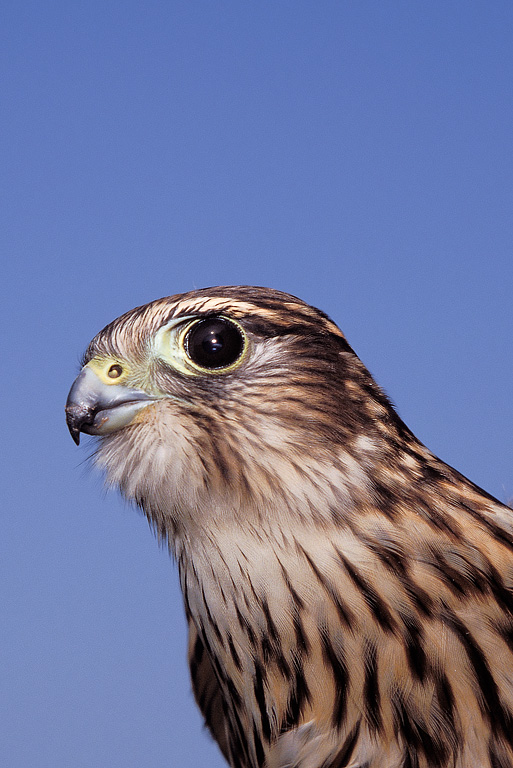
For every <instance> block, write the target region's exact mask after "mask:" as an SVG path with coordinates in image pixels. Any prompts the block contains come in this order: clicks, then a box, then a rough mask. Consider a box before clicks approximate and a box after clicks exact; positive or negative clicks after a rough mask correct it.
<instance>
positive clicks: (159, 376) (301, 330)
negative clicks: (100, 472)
mask: <svg viewBox="0 0 513 768" xmlns="http://www.w3.org/2000/svg"><path fill="white" fill-rule="evenodd" d="M83 362H84V365H83V368H82V371H81V372H80V374H79V376H78V377H77V379H76V381H75V383H74V384H73V386H72V388H71V391H70V394H69V397H68V401H67V404H66V416H67V422H68V427H69V430H70V432H71V435H72V437H73V439H74V440H75V442H76V443H78V442H79V438H80V433H81V432H85V433H87V434H90V435H96V436H98V437H99V438H100V443H99V447H98V451H97V461H98V463H99V464H100V466H102V467H103V468H104V469H105V470H106V472H107V477H108V480H109V482H111V483H112V484H115V485H118V486H119V487H120V488H121V490H122V492H123V493H124V494H125V496H127V497H128V498H131V499H134V500H135V501H136V502H137V503H138V504H140V505H141V506H143V507H144V508H145V510H146V512H147V514H149V515H150V516H151V517H152V519H153V520H154V521H155V520H157V521H159V520H160V519H161V518H163V513H162V512H161V511H160V510H162V509H164V508H165V510H166V515H167V516H168V517H169V509H170V506H172V507H173V509H175V513H174V514H172V517H173V518H174V519H175V523H176V521H177V520H179V519H180V517H183V515H184V510H195V509H198V507H201V508H202V509H203V510H204V509H205V508H206V507H207V505H210V506H212V505H214V506H215V499H216V498H217V499H220V500H222V501H220V502H219V503H220V504H222V505H224V508H225V509H226V508H228V507H230V506H231V505H233V508H234V509H235V508H237V509H239V510H240V508H241V506H244V505H248V504H252V505H253V506H255V507H257V508H259V509H263V508H265V506H266V505H267V504H269V503H270V502H269V498H271V497H272V498H273V500H274V502H275V501H276V496H277V495H279V494H280V493H282V494H283V495H284V497H285V496H286V504H287V505H290V504H291V499H293V498H294V497H297V499H303V502H302V503H303V506H305V505H306V506H308V503H310V502H307V501H304V499H306V497H307V496H309V495H310V497H311V496H312V494H313V495H315V493H317V494H318V493H321V492H322V493H324V494H326V492H327V491H326V488H329V486H330V481H332V480H333V483H332V484H333V485H334V486H336V487H337V488H338V492H339V493H340V483H339V482H338V481H335V479H334V474H336V473H339V472H340V471H344V472H346V474H347V475H350V474H351V471H354V472H355V473H356V472H358V473H359V477H358V478H356V477H355V478H354V480H355V486H356V485H361V477H360V475H361V472H362V469H361V467H362V466H365V462H364V463H363V465H362V461H361V453H362V451H364V452H365V454H366V456H367V459H369V456H370V454H372V453H376V452H377V453H383V445H382V442H383V435H384V434H387V435H388V434H390V433H393V432H396V431H397V428H398V425H400V421H399V419H398V417H397V416H396V415H395V413H394V411H393V409H392V408H391V406H390V403H389V402H388V400H387V399H386V397H385V396H384V395H383V393H382V392H381V391H380V390H379V388H378V387H377V385H376V384H375V383H374V381H373V379H372V378H371V376H370V374H369V373H368V372H367V370H366V369H365V368H364V366H363V365H362V363H361V362H360V360H359V359H358V358H357V357H356V355H355V354H354V352H353V351H352V349H351V348H350V346H349V345H348V343H347V341H346V340H345V338H344V336H343V334H342V332H341V331H340V330H339V328H338V327H337V326H336V325H335V324H334V323H333V322H332V321H331V320H330V319H329V318H328V317H327V316H326V315H325V314H324V313H322V312H320V311H319V310H317V309H314V308H313V307H311V306H309V305H308V304H305V303H304V302H302V301H300V300H299V299H297V298H295V297H293V296H290V295H288V294H284V293H281V292H278V291H274V290H270V289H265V288H252V287H240V286H238V287H222V288H209V289H202V290H198V291H193V292H190V293H187V294H183V295H179V296H171V297H168V298H164V299H159V300H157V301H154V302H152V303H150V304H147V305H146V306H143V307H139V308H137V309H134V310H132V311H131V312H128V313H127V314H125V315H123V316H122V317H120V318H118V319H117V320H115V321H114V322H112V323H111V324H110V325H108V326H107V327H106V328H104V329H103V330H102V331H101V332H100V333H99V334H98V335H97V336H96V337H95V338H94V339H93V341H92V342H91V344H90V345H89V347H88V349H87V351H86V354H85V357H84V361H83ZM321 475H322V481H321ZM348 485H351V483H348ZM321 486H322V489H321ZM307 487H308V489H309V491H308V492H307ZM316 488H317V490H315V489H316ZM284 489H286V490H284ZM207 499H208V501H207ZM298 503H299V502H298ZM324 506H326V504H324ZM191 514H192V513H191ZM157 524H158V525H159V526H160V523H159V522H158V523H157ZM163 526H164V528H168V527H169V521H167V522H165V525H164V524H163Z"/></svg>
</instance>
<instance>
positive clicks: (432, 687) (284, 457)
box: [66, 286, 513, 768]
mask: <svg viewBox="0 0 513 768" xmlns="http://www.w3.org/2000/svg"><path fill="white" fill-rule="evenodd" d="M66 416H67V422H68V427H69V430H70V432H71V435H72V437H73V439H74V440H75V442H76V443H77V444H78V442H79V439H80V433H81V432H84V433H86V434H88V435H94V436H95V438H96V441H97V446H96V452H95V462H96V464H97V465H98V467H99V468H100V469H101V470H102V471H103V472H104V473H105V476H106V481H107V483H108V484H109V485H112V486H115V487H117V488H119V490H120V491H121V493H122V494H123V496H125V497H126V498H127V499H129V500H132V501H134V502H135V503H136V504H137V505H138V506H139V507H140V508H141V509H142V510H143V511H144V513H145V515H146V516H147V518H148V520H149V522H150V524H151V525H152V527H153V528H154V529H155V531H156V532H157V534H158V536H159V537H160V538H161V539H162V540H166V541H167V542H168V544H169V548H170V551H171V552H172V554H173V556H174V557H175V558H176V562H177V564H178V570H179V575H180V583H181V588H182V592H183V598H184V604H185V612H186V616H187V621H188V627H189V665H190V671H191V678H192V686H193V689H194V694H195V697H196V700H197V703H198V705H199V707H200V709H201V711H202V713H203V716H204V718H205V722H206V724H207V726H208V728H209V730H210V732H211V734H212V736H213V737H214V739H215V740H216V741H217V743H218V745H219V747H220V749H221V751H222V753H223V755H224V756H225V758H226V760H227V762H228V764H229V765H230V766H231V768H513V511H512V510H511V509H509V508H508V507H507V506H505V505H503V504H501V503H500V502H499V501H497V500H496V499H494V498H493V497H492V496H490V495H489V494H488V493H486V492H485V491H483V490H481V489H480V488H478V487H477V486H476V485H474V484H473V483H472V482H470V480H467V479H466V478H465V477H463V476H462V475H461V474H460V473H459V472H457V471H456V470H454V469H452V468H451V467H449V466H448V465H447V464H445V463H444V462H443V461H441V460H440V459H439V458H437V457H436V456H434V455H433V454H432V453H431V452H430V451H429V450H428V449H427V448H426V447H425V446H424V445H423V444H422V443H420V442H419V440H417V438H416V437H415V436H414V435H413V434H412V432H411V431H410V430H409V429H408V427H406V426H405V424H404V423H403V422H402V421H401V419H400V418H399V416H398V415H397V413H396V411H395V410H394V408H393V407H392V404H391V403H390V401H389V399H388V398H387V396H386V395H385V394H384V393H383V391H382V390H381V389H380V388H379V387H378V386H377V384H376V383H375V382H374V380H373V378H372V377H371V375H370V373H369V372H368V371H367V369H366V368H365V367H364V365H363V364H362V363H361V361H360V360H359V358H358V357H357V356H356V354H355V352H354V351H353V350H352V348H351V347H350V346H349V344H348V342H347V341H346V339H345V337H344V335H343V334H342V332H341V331H340V330H339V328H338V327H337V326H336V325H335V323H333V322H332V320H330V318H329V317H327V315H325V314H324V313H323V312H321V311H319V310H317V309H314V308H313V307H311V306H309V305H308V304H305V303H304V302H302V301H301V300H299V299H297V298H295V297H294V296H290V295H288V294H285V293H281V292H279V291H275V290H271V289H267V288H253V287H247V286H231V287H220V288H208V289H202V290H197V291H192V292H190V293H185V294H182V295H178V296H171V297H168V298H163V299H159V300H157V301H154V302H152V303H150V304H147V305H146V306H142V307H138V308H137V309H134V310H132V311H131V312H127V313H126V314H125V315H123V316H122V317H120V318H118V319H117V320H114V322H112V323H111V324H110V325H108V326H107V327H106V328H104V329H103V330H102V331H100V333H99V334H98V335H97V336H96V337H95V338H94V339H93V341H92V342H91V344H90V345H89V347H88V349H87V351H86V353H85V356H84V360H83V367H82V370H81V372H80V373H79V375H78V377H77V379H76V380H75V382H74V384H73V386H72V388H71V391H70V393H69V397H68V401H67V404H66ZM169 764H170V765H173V764H174V762H173V759H172V758H170V763H169Z"/></svg>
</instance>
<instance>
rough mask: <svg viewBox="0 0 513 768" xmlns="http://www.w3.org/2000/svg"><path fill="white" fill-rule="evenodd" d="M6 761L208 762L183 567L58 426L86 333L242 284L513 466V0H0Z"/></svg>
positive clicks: (504, 495) (467, 463) (473, 444)
mask: <svg viewBox="0 0 513 768" xmlns="http://www.w3.org/2000/svg"><path fill="white" fill-rule="evenodd" d="M0 35H1V41H0V61H1V64H0V71H1V104H2V109H1V116H0V121H1V122H0V132H1V135H0V160H1V179H2V184H1V192H0V194H1V196H2V200H1V203H0V218H1V221H0V240H1V255H2V264H3V266H2V273H1V278H2V279H1V290H2V294H3V298H2V302H1V305H0V311H1V314H2V320H1V327H2V334H1V336H0V346H1V349H2V351H1V357H0V359H1V361H2V378H3V387H2V390H3V396H2V462H1V467H2V534H1V537H0V599H1V615H0V659H1V661H0V665H1V666H0V691H1V693H0V764H1V765H2V766H9V768H25V767H26V766H30V768H70V767H71V768H91V767H92V766H94V767H95V768H96V766H101V768H140V767H141V766H149V768H168V767H169V766H171V768H197V767H198V766H207V765H208V766H209V768H221V766H222V765H223V761H222V759H221V757H220V756H219V754H218V752H217V748H216V747H215V745H214V744H213V743H211V742H210V741H209V739H208V737H207V736H206V734H205V733H203V731H202V726H201V721H200V717H199V714H198V713H197V712H196V709H195V706H194V703H193V700H192V695H191V693H190V687H189V680H188V673H187V670H186V664H185V628H184V620H183V613H182V604H181V597H180V594H179V590H178V584H177V577H176V571H175V567H174V565H173V564H172V562H171V561H170V560H169V558H168V557H167V554H166V553H165V552H163V551H162V550H159V547H158V546H157V544H156V542H155V540H154V539H153V536H152V533H151V532H150V530H149V529H148V527H147V524H146V522H145V521H144V520H143V519H142V518H141V516H140V515H138V514H137V513H136V512H135V511H134V510H133V509H131V508H129V507H127V506H126V505H124V504H123V503H122V502H121V501H120V499H119V498H118V497H117V495H116V494H115V493H109V494H105V493H104V492H103V490H102V483H101V479H100V478H99V477H98V476H97V475H95V473H94V472H93V471H91V470H90V469H89V468H88V466H87V464H86V463H85V459H86V457H87V455H88V451H89V449H90V444H89V446H88V440H87V439H85V440H84V441H83V443H84V445H83V447H81V448H80V449H77V448H76V447H75V446H74V444H73V442H72V441H71V439H70V437H69V435H68V433H67V431H66V426H65V423H64V413H63V406H64V401H65V399H66V395H67V391H68V388H69V386H70V384H71V382H72V380H73V378H74V376H75V374H76V372H77V364H78V360H79V358H80V355H81V353H82V352H83V350H84V348H85V346H86V344H87V343H88V341H89V340H90V338H91V337H92V336H93V335H94V334H95V333H96V332H97V331H98V330H99V329H100V328H102V327H103V326H104V325H105V324H106V323H107V322H109V321H110V320H112V319H113V318H114V317H116V316H118V315H119V314H120V313H122V312H124V311H126V310H128V309H130V308H132V307H133V306H136V305H139V304H143V303H145V302H147V301H149V300H151V299H154V298H157V297H160V296H164V295H168V294H172V293H177V292H181V291H185V290H189V289H191V288H194V287H202V286H208V285H213V284H227V283H228V284H238V283H246V284H248V283H249V284H260V285H268V286H273V287H276V288H280V289H282V290H285V291H289V292H291V293H294V294H296V295H299V296H301V297H302V298H304V299H306V300H307V301H309V302H311V303H313V304H315V305H317V306H319V307H321V308H322V309H324V310H325V311H327V312H328V313H329V314H330V315H331V316H332V317H333V318H334V319H335V320H336V321H337V322H338V323H339V324H340V325H341V327H342V328H343V329H344V331H345V332H346V334H347V336H348V338H349V340H350V342H351V343H352V345H353V346H354V347H355V349H356V350H357V352H358V353H359V355H360V357H361V358H362V359H363V361H364V362H365V363H366V364H367V366H368V367H369V368H370V370H371V371H372V372H373V373H374V375H375V376H376V378H377V379H378V381H379V382H380V383H381V384H382V386H384V387H385V389H386V390H387V391H388V392H389V394H390V395H391V397H392V398H393V400H394V401H395V402H396V403H397V406H398V410H399V413H400V414H401V416H402V417H403V418H404V419H405V421H406V422H407V423H408V425H409V426H410V427H411V428H412V429H413V430H414V431H415V432H416V433H417V434H418V436H419V437H420V438H421V439H422V440H423V441H424V442H425V443H427V444H428V446H429V447H430V448H432V449H433V450H434V451H435V452H436V453H438V454H439V455H440V456H441V457H442V458H443V459H445V460H446V461H448V462H449V463H451V464H452V465H454V466H456V467H457V468H458V469H459V470H461V471H462V472H464V473H465V474H467V475H469V476H470V477H471V478H472V479H473V480H475V481H476V482H477V483H479V484H480V485H482V486H483V487H484V488H486V489H487V490H488V491H490V492H491V493H493V494H495V495H496V496H498V497H499V498H500V499H501V500H506V499H508V498H510V497H511V496H513V432H512V422H513V404H512V360H513V354H512V343H513V333H512V332H513V322H512V313H511V307H512V301H513V295H512V294H513V290H512V289H513V227H512V221H513V217H512V214H513V4H512V3H511V0H503V1H501V0H497V2H489V1H487V2H484V0H474V2H471V3H469V2H463V0H455V1H453V2H450V3H447V2H441V1H440V0H430V2H417V0H398V2H386V1H385V2H383V0H374V1H372V0H354V1H353V2H342V1H339V2H334V0H327V1H326V2H324V1H323V0H321V1H320V2H319V1H318V2H303V0H287V1H286V0H272V2H270V1H269V0H263V1H261V2H240V1H239V2H237V1H235V0H221V1H220V2H216V1H215V0H166V1H164V0H161V1H160V2H156V1H155V0H149V1H148V2H145V3H136V2H132V1H131V0H128V1H127V0H123V2H121V0H102V2H98V0H90V1H89V2H87V3H85V2H80V3H79V2H75V1H72V2H63V1H62V0H49V2H36V1H35V0H26V1H25V2H15V1H14V0H6V1H5V2H4V3H2V7H1V9H0Z"/></svg>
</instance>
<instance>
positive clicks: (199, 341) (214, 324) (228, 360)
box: [186, 317, 244, 368]
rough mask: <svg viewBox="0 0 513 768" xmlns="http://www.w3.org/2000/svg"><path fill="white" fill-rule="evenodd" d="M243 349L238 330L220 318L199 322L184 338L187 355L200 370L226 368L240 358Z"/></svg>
mask: <svg viewBox="0 0 513 768" xmlns="http://www.w3.org/2000/svg"><path fill="white" fill-rule="evenodd" d="M243 348H244V339H243V336H242V333H241V332H240V330H239V328H238V327H237V326H236V325H235V323H231V322H230V321H229V320H225V319H224V318H222V317H212V318H210V317H209V318H206V319H205V320H200V322H199V323H196V325H194V326H193V327H192V328H191V330H190V331H189V333H188V334H187V338H186V349H187V354H188V355H189V357H190V358H191V360H192V361H193V363H196V365H200V366H201V367H202V368H226V367H227V366H228V365H231V364H232V363H234V362H235V361H236V360H237V359H238V358H239V357H240V356H241V354H242V350H243Z"/></svg>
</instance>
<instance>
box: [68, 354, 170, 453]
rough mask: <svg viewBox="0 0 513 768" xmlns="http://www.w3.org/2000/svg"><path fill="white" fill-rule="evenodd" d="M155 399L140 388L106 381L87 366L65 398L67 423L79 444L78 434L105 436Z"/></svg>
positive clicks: (129, 421)
mask: <svg viewBox="0 0 513 768" xmlns="http://www.w3.org/2000/svg"><path fill="white" fill-rule="evenodd" d="M155 399H156V398H154V397H151V396H150V395H148V394H147V393H146V392H144V391H143V390H142V389H128V388H127V387H124V386H123V385H122V384H105V383H104V382H103V381H102V380H101V379H100V378H99V376H97V375H96V373H95V372H94V371H93V370H92V368H89V367H88V366H87V365H86V366H85V367H84V368H82V371H81V372H80V373H79V374H78V376H77V378H76V379H75V381H74V382H73V386H72V387H71V389H70V392H69V395H68V399H67V401H66V422H67V425H68V429H69V431H70V434H71V437H72V438H73V440H74V441H75V443H76V444H77V445H78V444H79V443H80V433H81V432H85V433H86V434H88V435H108V434H109V433H110V432H115V431H116V430H118V429H121V428H122V427H126V426H127V425H128V424H130V423H131V422H132V420H133V419H134V417H135V416H136V414H137V413H139V411H141V410H142V409H143V408H146V407H147V406H148V405H150V403H152V402H154V401H155Z"/></svg>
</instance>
